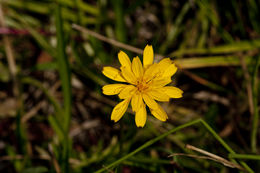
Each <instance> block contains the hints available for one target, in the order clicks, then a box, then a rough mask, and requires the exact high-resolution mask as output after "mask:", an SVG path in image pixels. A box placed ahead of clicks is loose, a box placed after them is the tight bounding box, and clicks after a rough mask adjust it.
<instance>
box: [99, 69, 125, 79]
mask: <svg viewBox="0 0 260 173" xmlns="http://www.w3.org/2000/svg"><path fill="white" fill-rule="evenodd" d="M102 73H103V74H104V75H105V76H106V77H108V78H110V79H113V80H115V81H119V82H126V80H125V79H124V78H123V77H122V75H121V72H120V71H119V70H117V69H116V68H113V67H104V68H103V70H102Z"/></svg>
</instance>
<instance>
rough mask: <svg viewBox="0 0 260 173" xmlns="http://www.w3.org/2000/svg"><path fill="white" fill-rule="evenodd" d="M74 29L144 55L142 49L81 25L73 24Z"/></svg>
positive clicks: (159, 56)
mask: <svg viewBox="0 0 260 173" xmlns="http://www.w3.org/2000/svg"><path fill="white" fill-rule="evenodd" d="M72 28H74V29H76V30H78V31H80V32H82V33H85V34H88V35H91V36H93V37H95V38H97V39H99V40H101V41H104V42H107V43H109V44H111V45H114V46H116V47H119V48H123V49H126V50H129V51H132V52H135V53H138V54H143V50H142V49H139V48H136V47H133V46H130V45H128V44H124V43H121V42H119V41H116V40H114V39H111V38H107V37H105V36H103V35H101V34H99V33H96V32H94V31H91V30H89V29H87V28H84V27H82V26H79V25H76V24H72ZM155 57H156V58H158V59H162V58H163V56H162V55H158V54H155Z"/></svg>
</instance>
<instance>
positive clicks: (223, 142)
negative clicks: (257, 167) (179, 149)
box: [95, 119, 254, 173]
mask: <svg viewBox="0 0 260 173" xmlns="http://www.w3.org/2000/svg"><path fill="white" fill-rule="evenodd" d="M197 123H202V124H203V125H204V126H205V128H206V129H207V130H208V131H209V132H210V133H211V134H212V135H213V136H214V137H215V138H216V139H217V141H219V142H220V143H221V144H222V145H223V146H224V148H225V149H226V150H228V151H229V152H230V153H231V154H235V152H234V151H233V150H232V149H231V148H230V147H229V146H228V145H227V144H226V143H225V141H224V140H223V139H222V138H221V137H220V136H219V135H218V134H217V133H216V132H215V131H214V130H213V129H212V128H211V127H210V126H209V125H208V124H207V123H206V122H205V121H204V120H202V119H197V120H194V121H191V122H188V123H186V124H183V125H180V126H178V127H176V128H174V129H172V130H170V131H168V132H166V133H164V134H162V135H160V136H158V137H156V138H154V139H151V140H150V141H148V142H146V143H145V144H143V145H142V146H140V147H139V148H137V149H136V150H134V151H133V152H131V153H129V154H127V155H126V156H124V157H122V158H120V159H118V160H117V161H115V162H113V163H111V164H110V165H108V166H106V167H104V168H102V169H100V170H98V171H96V172H95V173H100V172H103V171H106V170H107V169H109V168H111V167H114V166H116V165H118V164H120V163H121V162H123V161H124V160H127V159H128V158H130V157H131V156H133V155H135V154H136V153H138V152H139V151H141V150H143V149H145V148H147V147H149V146H151V145H152V144H154V143H155V142H157V141H159V140H161V139H162V138H165V137H166V136H168V135H169V134H171V133H174V132H176V131H179V130H181V129H183V128H186V127H189V126H192V125H194V124H197ZM234 162H235V163H236V161H235V160H234ZM240 163H241V165H243V166H244V168H245V169H246V170H247V171H248V172H250V173H253V172H254V171H253V170H252V169H251V168H249V167H248V165H247V164H246V163H245V162H240Z"/></svg>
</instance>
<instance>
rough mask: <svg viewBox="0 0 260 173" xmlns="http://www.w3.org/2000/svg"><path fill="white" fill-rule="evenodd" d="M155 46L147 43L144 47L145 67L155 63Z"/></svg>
mask: <svg viewBox="0 0 260 173" xmlns="http://www.w3.org/2000/svg"><path fill="white" fill-rule="evenodd" d="M153 57H154V55H153V47H152V46H150V45H146V47H145V48H144V53H143V64H144V68H146V67H148V66H149V65H151V64H153Z"/></svg>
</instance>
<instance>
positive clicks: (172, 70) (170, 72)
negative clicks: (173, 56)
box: [162, 64, 177, 77]
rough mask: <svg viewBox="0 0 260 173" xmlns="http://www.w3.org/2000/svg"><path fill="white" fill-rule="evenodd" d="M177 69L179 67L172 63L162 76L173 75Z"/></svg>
mask: <svg viewBox="0 0 260 173" xmlns="http://www.w3.org/2000/svg"><path fill="white" fill-rule="evenodd" d="M176 71H177V67H176V66H175V64H171V65H169V66H168V67H167V68H166V69H165V71H164V73H163V75H162V77H169V76H172V75H174V74H175V73H176Z"/></svg>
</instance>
